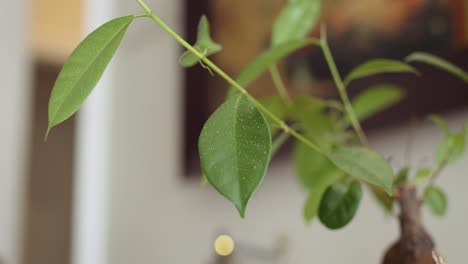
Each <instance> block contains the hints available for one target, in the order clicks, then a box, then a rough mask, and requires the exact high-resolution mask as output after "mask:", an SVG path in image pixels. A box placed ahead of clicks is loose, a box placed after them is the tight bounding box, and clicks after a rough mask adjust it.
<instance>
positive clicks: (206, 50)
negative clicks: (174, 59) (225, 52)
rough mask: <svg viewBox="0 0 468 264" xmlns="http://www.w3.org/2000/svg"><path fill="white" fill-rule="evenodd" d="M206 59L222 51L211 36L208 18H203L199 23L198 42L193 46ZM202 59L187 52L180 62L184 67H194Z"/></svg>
mask: <svg viewBox="0 0 468 264" xmlns="http://www.w3.org/2000/svg"><path fill="white" fill-rule="evenodd" d="M193 47H194V48H195V49H197V50H198V51H199V52H201V53H202V54H203V55H204V56H205V57H208V56H210V55H213V54H215V53H218V52H220V51H221V50H222V47H221V45H219V44H218V43H216V42H214V41H213V39H211V35H210V24H209V22H208V18H206V16H202V17H201V19H200V22H199V23H198V32H197V42H196V43H195V45H194V46H193ZM199 60H200V58H198V57H197V56H196V55H195V54H193V53H192V52H190V51H186V52H185V53H184V54H183V55H182V57H181V58H180V60H179V63H180V64H181V65H182V66H183V67H192V66H193V65H195V64H197V63H198V61H199Z"/></svg>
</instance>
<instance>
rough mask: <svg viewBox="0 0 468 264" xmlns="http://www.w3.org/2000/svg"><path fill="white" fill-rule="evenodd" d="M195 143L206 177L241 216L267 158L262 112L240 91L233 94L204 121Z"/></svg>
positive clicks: (267, 139) (268, 138) (268, 145)
mask: <svg viewBox="0 0 468 264" xmlns="http://www.w3.org/2000/svg"><path fill="white" fill-rule="evenodd" d="M198 146H199V152H200V161H201V166H202V169H203V171H204V172H205V174H206V177H207V179H208V181H209V182H210V184H211V185H212V186H213V187H214V188H215V189H216V190H217V191H218V192H220V193H221V194H222V195H223V196H225V197H226V198H227V199H229V200H230V201H231V202H232V203H233V204H234V205H235V206H236V208H237V209H238V211H239V213H240V215H241V217H242V218H243V217H244V215H245V208H246V206H247V202H248V201H249V199H250V197H251V196H252V194H253V193H254V191H255V190H256V189H257V187H258V186H259V185H260V183H261V182H262V180H263V178H264V176H265V173H266V169H267V167H268V164H269V162H270V152H271V135H270V130H269V128H268V124H267V122H266V120H265V118H264V116H263V114H262V113H261V112H260V111H259V110H258V109H257V107H256V106H255V105H253V104H252V103H251V102H250V101H249V100H248V99H247V98H246V97H245V96H244V95H236V96H233V97H232V98H230V99H229V100H228V101H226V102H225V103H224V104H223V105H221V107H220V108H218V110H216V112H215V113H214V114H213V115H212V116H211V117H210V118H209V119H208V121H207V122H206V123H205V126H204V127H203V130H202V132H201V134H200V139H199V142H198Z"/></svg>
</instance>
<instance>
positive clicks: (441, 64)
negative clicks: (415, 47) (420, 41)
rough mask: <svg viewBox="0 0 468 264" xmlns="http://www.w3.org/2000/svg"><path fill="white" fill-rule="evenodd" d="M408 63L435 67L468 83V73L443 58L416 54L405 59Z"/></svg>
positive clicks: (420, 53)
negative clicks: (419, 63)
mask: <svg viewBox="0 0 468 264" xmlns="http://www.w3.org/2000/svg"><path fill="white" fill-rule="evenodd" d="M405 60H406V61H407V62H421V63H425V64H428V65H431V66H433V67H436V68H439V69H441V70H444V71H446V72H448V73H450V74H453V75H455V76H457V77H458V78H460V79H462V80H463V81H464V82H468V73H467V72H466V71H464V70H463V69H461V68H460V67H458V66H456V65H455V64H453V63H451V62H449V61H447V60H444V59H442V58H441V57H438V56H435V55H432V54H429V53H425V52H415V53H412V54H410V55H409V56H408V57H406V59H405Z"/></svg>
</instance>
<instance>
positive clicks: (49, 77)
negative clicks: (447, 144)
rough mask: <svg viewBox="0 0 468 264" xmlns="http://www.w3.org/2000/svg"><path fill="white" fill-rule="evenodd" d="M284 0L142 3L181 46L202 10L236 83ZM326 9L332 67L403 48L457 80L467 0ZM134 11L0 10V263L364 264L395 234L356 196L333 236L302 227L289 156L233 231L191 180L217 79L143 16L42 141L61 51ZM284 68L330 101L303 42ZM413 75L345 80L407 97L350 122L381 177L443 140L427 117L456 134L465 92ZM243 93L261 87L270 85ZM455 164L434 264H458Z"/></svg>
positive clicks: (354, 0)
mask: <svg viewBox="0 0 468 264" xmlns="http://www.w3.org/2000/svg"><path fill="white" fill-rule="evenodd" d="M284 2H285V1H284V0H248V1H247V0H236V1H233V0H200V1H190V0H151V1H150V0H148V1H147V3H148V5H149V6H150V7H151V8H152V9H153V11H154V12H155V13H157V14H158V15H160V16H161V17H162V19H163V20H164V21H166V22H167V23H168V24H169V25H170V26H171V27H173V28H174V29H175V30H176V31H177V32H180V33H181V34H183V35H184V36H185V37H186V38H188V39H189V40H190V41H191V42H193V41H194V39H195V37H196V26H197V23H198V19H199V17H200V16H201V14H208V17H209V18H210V21H212V31H213V38H214V39H215V40H216V41H218V42H220V43H221V44H222V45H223V47H224V49H223V52H222V53H220V54H219V55H217V56H216V57H214V60H215V61H216V62H217V63H218V64H219V65H220V66H221V68H223V69H225V70H226V72H228V73H229V74H231V75H232V76H236V75H237V74H238V73H239V72H240V71H241V70H242V68H243V67H244V66H245V65H246V64H248V63H249V62H250V61H252V60H253V59H254V58H255V57H256V56H257V55H258V54H260V53H261V52H262V51H263V50H265V49H266V48H267V47H268V43H269V36H270V28H271V25H272V23H273V21H274V19H275V17H276V15H277V14H278V12H279V10H280V9H281V7H282V6H283V4H284ZM324 2H326V3H325V6H324V7H323V17H322V20H323V21H325V23H326V25H327V28H328V31H329V37H330V42H331V48H332V51H333V52H334V54H335V55H336V59H337V63H338V66H339V68H340V70H341V71H342V72H341V73H342V74H346V73H347V72H349V70H350V69H352V67H354V66H356V65H358V64H359V63H361V62H363V61H365V60H366V59H368V58H373V57H386V58H395V59H401V58H404V57H405V56H406V55H408V54H409V53H410V52H412V51H416V50H424V51H429V52H432V53H435V54H437V55H440V56H442V57H444V58H446V59H448V60H450V61H452V62H454V63H455V64H457V65H459V66H460V67H462V68H464V69H465V70H466V69H468V60H467V58H468V47H467V44H468V1H466V0H333V1H332V0H329V1H324ZM136 13H141V10H140V8H139V7H138V5H137V4H136V3H135V2H134V1H124V0H100V1H92V0H68V1H58V0H30V1H24V0H16V1H6V0H0V33H1V37H0V38H1V41H0V58H1V62H0V131H1V136H0V263H1V264H17V263H24V264H66V263H74V264H105V263H112V264H119V263H122V264H123V263H125V264H128V263H139V264H143V263H148V264H149V263H231V264H233V263H243V264H250V263H315V262H316V263H377V262H378V260H379V259H380V258H381V255H382V254H383V252H384V250H385V249H386V247H388V246H389V245H390V244H391V243H392V242H393V241H394V240H395V239H396V238H397V236H398V228H397V227H398V226H397V221H396V220H395V219H394V218H391V217H389V216H385V215H384V213H383V211H381V210H380V209H379V208H378V207H377V205H376V204H375V203H374V202H373V201H372V199H371V197H370V196H369V195H366V196H365V198H364V201H363V203H362V205H361V207H360V210H359V213H358V214H357V217H356V218H355V219H354V220H353V222H352V223H351V225H349V226H348V227H346V228H345V229H344V230H341V231H338V232H336V231H335V232H332V231H328V230H326V229H325V228H324V227H322V226H321V225H319V224H318V223H317V222H314V223H312V224H311V225H306V224H305V223H304V221H303V220H302V206H303V203H304V201H305V198H306V193H305V192H304V191H303V190H302V189H301V188H300V186H299V185H298V184H297V183H296V182H295V179H294V170H293V168H292V166H291V164H290V162H289V149H288V148H286V149H285V150H284V151H283V153H280V155H279V158H278V159H276V160H274V161H273V163H272V166H271V168H270V169H269V172H268V175H267V177H266V179H265V181H264V184H263V185H262V186H261V188H260V189H259V190H258V192H257V193H256V194H255V195H254V197H253V199H252V201H251V202H250V204H249V208H248V211H247V217H246V219H245V220H241V219H240V218H239V217H238V215H237V213H236V211H235V209H234V208H233V207H232V206H231V205H230V204H229V203H228V202H227V201H226V200H225V199H224V198H222V197H221V196H220V195H218V194H217V193H216V192H215V191H214V190H213V189H212V188H211V187H208V186H207V187H201V186H200V184H199V178H200V172H199V165H198V157H197V149H196V144H197V138H198V134H199V131H200V129H201V126H202V125H203V123H204V121H205V120H206V118H207V117H208V116H209V114H210V113H211V112H212V111H213V109H214V108H215V107H216V106H218V105H219V103H220V102H221V101H222V99H223V97H224V94H225V91H226V89H225V88H226V86H227V85H226V84H224V82H222V81H221V80H220V79H219V78H217V77H212V76H211V75H210V74H208V73H206V70H204V69H203V68H202V67H195V68H193V69H190V70H184V69H182V68H181V67H179V66H178V63H177V59H178V58H179V56H180V54H181V53H182V52H183V50H182V49H181V48H180V47H179V46H178V45H177V44H176V43H175V42H174V41H173V40H172V39H171V38H170V37H168V36H167V35H166V34H165V33H164V32H163V31H162V30H161V29H159V28H158V27H157V26H156V25H154V24H152V23H151V21H149V20H137V21H135V22H134V23H133V24H132V25H131V27H130V30H129V32H128V34H127V36H126V38H125V39H124V41H123V43H122V46H121V48H120V49H119V51H118V52H117V54H116V57H115V58H114V59H113V62H112V64H111V66H110V68H109V69H108V70H107V71H106V73H105V75H104V77H103V79H102V80H101V82H100V83H99V85H98V87H97V88H96V90H95V91H94V92H93V94H92V95H91V96H90V98H89V100H88V101H87V103H86V105H85V107H84V108H83V110H81V111H80V113H79V115H78V116H77V117H76V118H72V119H70V120H68V121H67V122H65V123H63V124H62V125H60V126H59V127H57V128H56V129H54V131H52V133H51V135H50V136H49V139H48V141H47V143H44V140H43V138H44V133H45V130H46V127H47V103H48V97H49V95H50V91H51V88H52V86H53V83H54V80H55V78H56V76H57V74H58V72H59V70H60V68H61V66H62V64H63V63H64V61H65V60H66V58H67V56H68V55H69V54H70V52H71V51H72V50H73V48H74V47H75V46H76V45H77V44H78V43H79V41H80V40H81V39H82V38H83V37H84V36H85V35H86V34H87V33H89V32H91V31H92V30H93V29H95V28H96V27H97V26H99V25H101V24H102V23H104V22H106V21H108V20H110V19H112V18H114V17H117V16H122V15H128V14H136ZM310 34H311V35H312V36H317V34H318V31H317V30H314V31H313V32H311V33H310ZM280 69H281V72H282V74H283V77H284V79H285V80H286V82H287V86H288V88H289V92H290V93H291V94H293V95H300V94H314V95H320V96H323V97H325V98H333V97H335V96H336V94H335V92H334V87H333V85H332V83H331V82H330V76H329V73H328V71H327V69H326V68H325V67H324V62H323V58H322V56H321V54H320V52H319V51H318V50H316V49H314V48H308V49H305V50H301V51H299V52H297V53H296V54H293V55H292V56H290V58H288V59H287V60H285V61H284V62H282V63H281V65H280ZM418 69H419V70H420V71H421V72H422V73H423V77H424V78H415V77H413V76H398V77H395V76H394V75H393V76H392V75H383V76H378V77H372V78H368V79H366V80H362V81H358V82H355V83H353V85H352V87H350V93H351V94H356V93H357V92H359V91H360V90H361V89H363V88H366V87H368V86H369V85H372V84H373V83H377V82H391V83H395V84H398V85H401V86H403V87H405V89H406V90H407V99H406V100H405V101H404V102H402V103H401V104H399V105H398V106H395V107H393V108H392V109H390V111H386V112H384V113H381V114H379V115H376V116H374V117H372V118H371V119H369V120H368V121H367V122H366V123H365V124H364V126H365V128H366V130H367V131H368V133H369V135H370V139H371V145H372V146H373V147H375V148H376V149H377V150H378V151H379V152H381V153H382V154H383V155H384V156H385V157H388V158H390V159H391V160H392V165H394V167H395V168H400V167H402V166H403V165H405V163H407V162H409V163H411V164H413V165H414V166H427V165H429V164H430V162H431V160H432V156H433V153H434V150H435V148H436V144H437V143H438V142H439V140H440V139H441V136H442V135H441V133H440V132H439V130H438V129H437V128H436V127H435V126H433V125H431V124H429V123H428V122H426V121H424V116H425V115H427V114H429V113H433V112H441V113H442V114H443V116H444V117H446V118H447V120H448V122H449V125H450V127H452V128H453V129H459V128H460V127H461V126H462V125H463V123H464V122H465V121H466V120H468V85H466V84H464V83H463V82H462V81H460V80H457V79H455V78H453V77H451V76H449V75H447V74H444V73H441V72H439V71H437V70H433V69H431V68H429V67H422V66H421V67H419V66H418ZM250 89H251V91H252V92H253V93H254V94H255V95H257V96H265V95H269V94H271V93H273V89H272V84H271V80H270V79H269V77H268V76H262V77H261V78H260V79H259V80H258V81H256V82H255V83H253V84H252V86H251V87H250ZM410 120H413V121H410ZM414 120H416V121H414ZM409 135H412V136H409ZM408 148H410V149H411V151H410V155H409V157H408V155H405V153H408ZM405 157H406V158H405ZM463 159H464V160H468V155H465V157H464V158H463ZM467 171H468V163H467V162H463V160H462V161H461V162H458V163H456V164H455V165H453V166H451V167H449V168H448V169H447V170H445V171H444V174H443V177H441V179H440V184H441V186H442V187H443V188H444V189H445V190H446V192H447V193H448V194H449V204H450V208H449V213H448V216H447V217H445V218H443V219H438V218H434V217H432V216H429V215H428V216H427V217H426V218H425V219H426V224H427V227H428V229H429V230H430V231H431V233H432V234H433V236H434V238H435V240H436V242H437V243H438V248H439V249H440V252H441V253H442V255H444V256H445V257H446V258H447V260H448V263H464V261H466V251H467V249H468V248H467V246H466V245H467V244H468V243H467V242H468V228H466V223H467V222H468V203H466V202H464V201H466V199H468V196H467V193H466V187H467V186H468V177H467V176H468V175H466V174H467ZM224 233H226V234H229V235H230V236H231V237H232V238H233V239H234V241H235V242H236V249H235V250H234V253H233V255H232V256H231V257H227V258H223V257H217V256H216V254H215V252H214V250H213V242H214V240H215V239H216V237H217V236H218V235H220V234H224Z"/></svg>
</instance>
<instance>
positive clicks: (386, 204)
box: [372, 188, 395, 213]
mask: <svg viewBox="0 0 468 264" xmlns="http://www.w3.org/2000/svg"><path fill="white" fill-rule="evenodd" d="M372 194H373V196H374V198H375V200H376V201H377V203H378V204H379V205H380V206H381V207H382V208H383V209H384V210H385V212H387V213H392V212H393V205H394V203H395V200H394V199H393V198H392V197H390V196H389V195H388V194H387V193H385V192H384V191H381V190H379V189H375V188H374V189H372Z"/></svg>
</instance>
